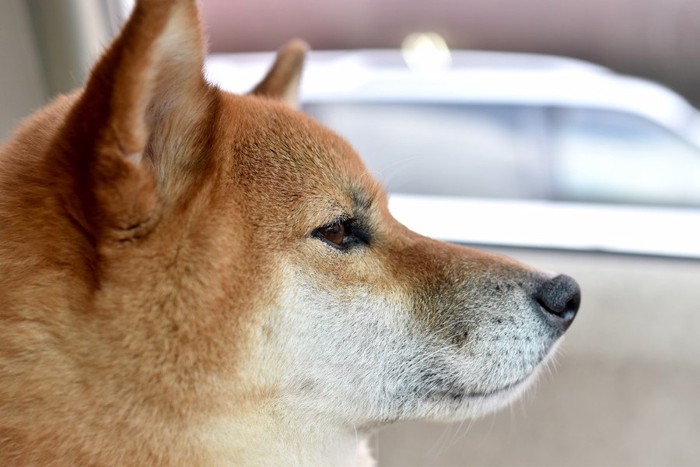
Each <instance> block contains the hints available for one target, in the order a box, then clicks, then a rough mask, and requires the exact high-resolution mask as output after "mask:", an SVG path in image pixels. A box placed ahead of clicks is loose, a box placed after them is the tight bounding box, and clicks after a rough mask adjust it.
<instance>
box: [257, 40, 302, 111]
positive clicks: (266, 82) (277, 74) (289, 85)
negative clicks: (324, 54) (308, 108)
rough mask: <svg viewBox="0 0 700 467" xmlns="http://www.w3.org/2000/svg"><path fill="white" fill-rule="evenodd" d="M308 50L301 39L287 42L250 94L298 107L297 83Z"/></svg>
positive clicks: (299, 80) (298, 82)
mask: <svg viewBox="0 0 700 467" xmlns="http://www.w3.org/2000/svg"><path fill="white" fill-rule="evenodd" d="M308 50H309V46H308V45H307V44H306V42H304V41H302V40H299V39H294V40H292V41H290V42H288V43H287V44H286V45H285V46H284V47H282V48H281V49H280V50H279V51H278V52H277V58H276V59H275V63H274V64H273V65H272V68H271V69H270V71H268V72H267V76H265V78H264V79H263V80H262V81H261V82H260V83H259V84H258V85H257V86H255V88H254V89H253V90H252V91H251V94H256V95H260V96H269V97H273V98H275V99H280V100H282V101H284V102H285V103H287V104H288V105H290V106H292V107H294V108H297V107H299V84H300V82H301V72H302V70H303V68H304V58H305V57H306V52H307V51H308Z"/></svg>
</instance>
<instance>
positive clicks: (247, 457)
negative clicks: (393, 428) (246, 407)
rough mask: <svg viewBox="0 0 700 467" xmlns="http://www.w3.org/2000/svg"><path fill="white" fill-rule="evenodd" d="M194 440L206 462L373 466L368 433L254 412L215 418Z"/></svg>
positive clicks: (213, 463) (350, 466) (212, 463)
mask: <svg viewBox="0 0 700 467" xmlns="http://www.w3.org/2000/svg"><path fill="white" fill-rule="evenodd" d="M200 439H202V440H203V441H205V444H206V445H207V449H208V451H209V455H210V456H211V465H227V464H235V465H329V466H330V465H332V466H348V467H371V466H375V465H376V462H375V461H374V459H373V457H372V455H371V452H370V449H369V446H368V443H367V441H368V434H361V433H358V432H356V431H355V430H352V429H351V430H344V429H341V428H338V427H331V426H328V425H323V424H319V423H318V421H317V420H316V421H312V420H309V421H307V422H303V421H296V422H292V421H289V420H288V419H279V418H275V417H261V414H260V413H250V415H249V416H247V417H246V416H244V417H236V418H235V419H219V420H218V421H217V422H214V424H211V425H209V426H208V427H207V428H206V429H205V430H204V432H203V433H202V435H200Z"/></svg>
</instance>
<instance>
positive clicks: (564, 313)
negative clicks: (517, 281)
mask: <svg viewBox="0 0 700 467" xmlns="http://www.w3.org/2000/svg"><path fill="white" fill-rule="evenodd" d="M534 298H535V300H537V303H539V304H540V305H541V306H542V309H543V310H544V311H546V312H547V313H548V314H550V316H552V317H556V319H557V321H558V322H559V324H560V325H561V326H563V327H564V329H566V328H568V327H569V325H571V322H572V321H573V320H574V318H575V317H576V312H577V311H578V308H579V306H580V305H581V289H580V288H579V286H578V283H577V282H576V281H575V280H574V279H573V278H571V277H569V276H566V275H564V274H561V275H559V276H556V277H554V278H552V279H549V280H547V281H546V282H543V283H542V285H540V287H539V289H538V290H537V291H536V292H535V296H534Z"/></svg>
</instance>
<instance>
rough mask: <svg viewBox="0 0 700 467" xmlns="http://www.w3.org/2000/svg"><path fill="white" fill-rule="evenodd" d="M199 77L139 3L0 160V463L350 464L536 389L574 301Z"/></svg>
mask: <svg viewBox="0 0 700 467" xmlns="http://www.w3.org/2000/svg"><path fill="white" fill-rule="evenodd" d="M304 53H305V46H304V44H303V43H301V42H298V41H295V42H292V43H290V44H289V45H288V46H286V47H285V48H283V49H282V50H281V51H280V53H279V55H278V58H277V61H276V62H275V63H274V64H273V66H272V68H271V70H270V72H269V74H268V75H267V76H266V77H265V78H264V79H263V81H262V82H261V83H260V84H259V85H258V86H257V87H256V88H255V89H254V90H253V91H252V93H251V94H249V95H242V96H239V95H232V94H228V93H225V92H223V91H221V90H219V89H217V88H216V87H214V86H212V85H210V84H208V83H207V82H206V80H205V78H204V76H203V73H202V67H203V58H204V46H203V39H202V33H201V27H200V24H199V17H198V12H197V6H196V2H195V0H142V1H139V2H138V3H137V5H136V8H135V10H134V12H133V14H132V16H131V18H130V20H129V21H128V23H127V24H126V26H125V27H124V29H123V31H122V33H121V35H120V36H119V37H118V38H117V39H116V41H115V42H114V43H113V44H112V45H111V47H110V48H109V49H108V50H107V51H106V52H105V54H104V55H103V56H102V58H101V59H100V60H99V62H98V63H97V65H96V66H95V68H94V69H93V71H92V74H91V76H90V78H89V80H88V82H87V84H86V85H85V87H84V88H83V89H82V90H80V91H77V92H75V93H73V94H71V95H68V96H62V97H59V98H57V99H56V100H55V101H54V102H53V103H51V104H50V105H49V106H48V107H47V108H45V109H43V110H41V111H40V112H38V113H37V114H35V115H34V116H32V117H30V118H28V119H27V120H26V121H25V122H23V124H22V125H21V127H20V128H19V129H18V131H17V132H16V133H15V135H14V137H13V138H12V139H11V140H10V141H8V142H7V143H6V144H5V145H4V147H3V148H2V150H1V153H0V465H7V466H10V465H12V466H17V465H188V466H192V465H363V464H370V463H371V462H372V461H371V458H370V456H369V453H368V452H367V451H366V449H365V448H364V446H363V439H364V438H365V437H366V436H367V435H368V433H371V431H372V430H374V429H376V428H377V427H380V426H382V425H385V424H388V423H390V422H392V421H395V420H407V419H427V418H430V419H441V420H453V419H463V418H466V417H472V416H476V415H479V414H481V413H483V412H485V411H489V410H493V409H495V408H497V407H499V406H502V405H504V404H506V403H507V402H509V401H510V400H512V399H513V398H514V397H516V396H517V395H518V394H519V393H520V392H521V391H523V389H524V388H525V387H526V386H527V385H528V383H529V382H530V381H532V379H533V378H534V375H535V374H536V373H537V369H538V368H539V367H540V366H541V365H542V364H543V362H544V361H545V360H546V359H547V356H548V355H549V354H550V353H551V350H552V348H553V346H555V344H556V342H557V341H558V340H559V338H560V337H561V336H562V335H563V334H564V332H565V331H566V329H567V328H568V326H569V325H570V324H571V322H572V320H573V319H574V316H575V315H576V312H577V310H578V307H579V302H580V292H579V288H578V286H577V285H576V282H575V281H574V280H573V279H571V278H569V277H568V276H564V275H551V274H545V273H541V272H538V271H535V270H533V269H530V268H528V267H526V266H524V265H521V264H519V263H517V262H515V261H513V260H510V259H507V258H504V257H500V256H496V255H492V254H486V253H481V252H478V251H475V250H472V249H468V248H463V247H459V246H455V245H450V244H446V243H441V242H438V241H435V240H432V239H429V238H425V237H422V236H420V235H418V234H416V233H413V232H411V231H409V230H408V229H406V228H405V227H403V226H402V225H400V224H399V223H398V222H396V221H395V220H394V219H393V218H392V217H391V215H390V213H389V212H388V210H387V203H386V195H385V194H384V192H383V191H382V189H381V187H380V186H379V185H378V183H377V182H376V181H375V180H374V179H373V178H372V176H371V175H369V174H368V172H367V170H366V169H365V167H364V166H363V164H362V162H361V161H360V159H359V157H358V155H356V154H355V153H354V152H353V150H352V148H351V147H350V146H349V145H348V144H347V143H346V142H345V141H344V140H343V139H341V138H340V137H339V136H337V135H335V134H334V133H332V132H331V131H329V130H327V129H325V128H323V127H322V126H320V125H319V124H318V123H316V122H315V121H313V120H312V119H311V118H309V117H307V116H305V115H303V114H302V113H300V112H298V111H296V110H295V109H294V108H293V106H291V105H290V103H292V101H293V100H294V97H295V93H296V87H297V83H298V81H299V76H300V71H301V67H302V61H303V56H304Z"/></svg>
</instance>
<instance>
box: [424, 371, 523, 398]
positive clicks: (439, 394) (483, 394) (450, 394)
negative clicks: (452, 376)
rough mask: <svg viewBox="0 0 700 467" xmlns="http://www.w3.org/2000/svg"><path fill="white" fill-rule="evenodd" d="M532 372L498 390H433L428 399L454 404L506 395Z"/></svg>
mask: <svg viewBox="0 0 700 467" xmlns="http://www.w3.org/2000/svg"><path fill="white" fill-rule="evenodd" d="M533 373H534V372H531V373H528V374H527V375H525V376H523V377H522V378H520V379H518V380H516V381H513V382H511V383H508V384H506V385H504V386H501V387H499V388H496V389H493V390H488V391H465V390H463V389H456V388H449V389H444V390H433V391H430V394H429V397H430V398H431V399H441V400H444V399H448V400H451V401H454V402H458V401H461V400H464V399H486V398H488V397H492V396H497V395H500V394H503V393H506V392H508V391H511V390H512V389H515V388H516V387H518V386H520V385H521V384H523V383H525V382H526V381H527V380H529V379H530V377H531V376H532V375H533Z"/></svg>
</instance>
